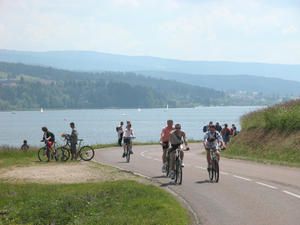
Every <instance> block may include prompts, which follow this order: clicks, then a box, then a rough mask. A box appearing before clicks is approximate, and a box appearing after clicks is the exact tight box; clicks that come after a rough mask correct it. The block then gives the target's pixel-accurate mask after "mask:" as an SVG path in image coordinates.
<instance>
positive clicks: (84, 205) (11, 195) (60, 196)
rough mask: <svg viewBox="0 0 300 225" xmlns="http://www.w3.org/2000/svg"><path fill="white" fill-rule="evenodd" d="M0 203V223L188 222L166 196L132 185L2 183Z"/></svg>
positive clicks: (156, 191)
mask: <svg viewBox="0 0 300 225" xmlns="http://www.w3.org/2000/svg"><path fill="white" fill-rule="evenodd" d="M0 199H1V200H0V222H1V224H42V225H44V224H62V225H66V224H91V225H92V224H103V225H104V224H111V225H113V224H115V225H121V224H124V225H125V224H128V225H135V224H136V225H141V224H145V225H146V224H153V225H158V224H170V225H171V224H172V225H176V224H178V225H182V224H188V215H187V213H186V211H185V210H183V209H182V208H181V206H180V204H179V203H178V202H176V201H175V200H174V198H173V197H172V196H171V195H170V194H168V193H166V192H164V191H162V190H161V189H159V188H156V187H154V186H151V185H144V184H140V183H137V182H135V181H115V182H105V183H93V184H90V183H87V184H68V185H62V184H60V185H58V184H52V185H41V184H17V185H16V184H8V183H0Z"/></svg>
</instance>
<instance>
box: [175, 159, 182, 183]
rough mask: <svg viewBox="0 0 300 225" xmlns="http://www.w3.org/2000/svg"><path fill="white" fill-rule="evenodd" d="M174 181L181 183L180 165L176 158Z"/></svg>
mask: <svg viewBox="0 0 300 225" xmlns="http://www.w3.org/2000/svg"><path fill="white" fill-rule="evenodd" d="M175 183H177V184H182V166H181V160H180V159H177V160H176V171H175Z"/></svg>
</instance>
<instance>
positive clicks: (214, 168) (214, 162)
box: [208, 148, 219, 183]
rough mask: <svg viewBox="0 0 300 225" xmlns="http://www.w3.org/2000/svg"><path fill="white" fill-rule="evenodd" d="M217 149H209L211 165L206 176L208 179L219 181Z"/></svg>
mask: <svg viewBox="0 0 300 225" xmlns="http://www.w3.org/2000/svg"><path fill="white" fill-rule="evenodd" d="M216 151H217V149H212V148H211V149H209V154H210V159H211V167H209V168H208V176H209V179H210V181H215V182H216V183H218V182H219V160H218V158H217V154H216Z"/></svg>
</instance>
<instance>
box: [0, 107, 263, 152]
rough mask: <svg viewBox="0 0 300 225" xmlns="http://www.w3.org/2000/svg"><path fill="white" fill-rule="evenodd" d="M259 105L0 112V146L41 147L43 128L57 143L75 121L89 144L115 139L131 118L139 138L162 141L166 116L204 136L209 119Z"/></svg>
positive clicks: (227, 118)
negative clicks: (53, 136)
mask: <svg viewBox="0 0 300 225" xmlns="http://www.w3.org/2000/svg"><path fill="white" fill-rule="evenodd" d="M258 108H259V107H253V106H249V107H197V108H177V109H172V108H169V109H139V110H138V109H97V110H49V111H48V110H44V112H39V111H17V112H0V145H10V146H20V145H21V144H22V141H23V140H24V139H26V140H28V144H29V145H31V146H41V142H40V140H41V137H42V131H41V127H42V126H46V127H48V129H49V130H50V131H52V132H53V133H54V134H55V136H56V139H57V142H58V143H62V139H61V138H60V135H61V134H62V133H70V128H69V123H70V122H72V121H74V122H75V124H76V127H77V130H78V133H79V137H80V138H83V139H84V142H85V143H86V144H96V143H112V142H116V139H117V134H116V130H115V128H116V126H117V125H118V124H119V122H120V121H124V122H126V121H127V120H130V121H131V122H132V126H133V129H134V133H135V136H136V137H137V138H136V141H139V142H145V141H155V142H158V141H159V136H160V132H161V129H162V128H163V126H165V123H166V120H167V119H173V120H174V123H181V125H182V129H183V130H184V131H186V133H187V137H188V138H191V139H195V140H199V139H202V137H203V133H202V127H203V126H204V125H205V124H207V123H208V122H209V121H214V122H217V121H218V122H220V124H224V123H228V124H229V125H231V124H232V123H235V124H236V125H237V127H238V128H239V119H240V117H241V116H242V115H243V114H245V113H248V112H251V111H254V110H256V109H258Z"/></svg>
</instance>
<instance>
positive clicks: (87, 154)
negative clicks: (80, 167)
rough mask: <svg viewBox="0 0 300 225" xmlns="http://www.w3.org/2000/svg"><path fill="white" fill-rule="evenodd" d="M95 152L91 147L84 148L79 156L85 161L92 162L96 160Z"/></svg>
mask: <svg viewBox="0 0 300 225" xmlns="http://www.w3.org/2000/svg"><path fill="white" fill-rule="evenodd" d="M94 155H95V151H94V149H93V148H92V147H91V146H88V145H86V146H82V147H81V148H80V150H79V156H80V158H81V159H82V160H84V161H90V160H91V159H92V158H94Z"/></svg>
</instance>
